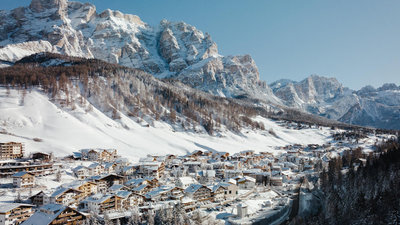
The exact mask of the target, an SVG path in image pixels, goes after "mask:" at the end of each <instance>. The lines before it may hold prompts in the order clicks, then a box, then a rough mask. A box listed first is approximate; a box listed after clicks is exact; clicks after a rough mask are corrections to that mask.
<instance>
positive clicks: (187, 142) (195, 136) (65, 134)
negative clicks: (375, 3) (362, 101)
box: [0, 88, 331, 160]
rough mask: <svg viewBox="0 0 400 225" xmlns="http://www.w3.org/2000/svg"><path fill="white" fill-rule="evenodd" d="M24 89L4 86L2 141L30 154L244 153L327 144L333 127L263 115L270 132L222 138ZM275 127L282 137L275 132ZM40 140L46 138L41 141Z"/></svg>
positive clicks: (0, 101) (0, 91)
mask: <svg viewBox="0 0 400 225" xmlns="http://www.w3.org/2000/svg"><path fill="white" fill-rule="evenodd" d="M22 96H23V93H22V91H19V92H18V91H17V90H11V92H10V93H9V94H8V93H7V91H6V89H5V88H0V130H3V131H4V130H6V131H7V132H8V133H11V134H13V135H10V134H0V141H1V142H5V141H22V142H25V143H26V150H27V152H28V153H29V152H33V151H39V150H40V151H46V152H54V153H55V154H56V155H59V156H62V155H65V154H69V153H72V152H73V151H77V150H79V149H81V148H89V147H101V148H117V149H118V151H119V153H120V154H121V155H122V156H124V157H128V158H130V159H132V160H137V159H138V158H139V157H143V156H146V155H147V154H161V155H163V154H172V153H175V154H185V153H186V152H191V151H193V150H196V149H209V150H210V149H211V150H217V151H226V152H231V153H234V152H238V151H242V150H248V149H253V150H256V151H271V152H276V153H277V151H278V150H274V147H275V146H283V145H287V144H294V143H300V144H309V143H319V144H322V143H325V142H326V141H328V140H329V135H330V132H331V131H330V130H329V129H327V128H324V129H322V130H320V129H304V130H292V129H286V128H283V127H281V126H279V125H278V124H277V123H276V122H274V121H271V120H269V119H265V118H261V117H258V118H257V120H259V121H262V122H263V123H264V124H265V127H266V131H252V130H246V129H244V130H242V132H241V134H234V133H231V132H228V131H226V132H225V133H223V135H221V136H220V137H214V136H209V135H208V134H206V133H193V132H183V131H179V130H174V128H173V127H171V126H170V125H169V124H167V123H164V122H155V127H151V126H150V127H147V126H143V125H141V124H139V123H137V122H136V120H135V119H131V118H129V117H126V116H124V115H122V118H121V120H117V121H115V120H112V119H111V118H109V117H108V116H106V115H104V114H103V113H101V112H100V111H98V110H97V109H94V110H93V111H91V112H89V113H86V112H85V111H84V110H83V109H81V108H79V106H77V108H76V109H75V110H71V109H65V108H62V107H60V106H58V105H56V104H54V103H53V102H51V101H49V99H48V97H47V95H44V94H42V93H41V92H40V91H38V90H32V91H31V92H29V91H28V92H27V93H26V96H25V97H24V101H23V103H22V101H21V100H22ZM270 128H272V129H273V130H274V131H275V133H276V134H277V137H274V136H273V135H271V134H269V132H268V130H269V129H270ZM33 138H40V139H42V142H35V141H34V140H33Z"/></svg>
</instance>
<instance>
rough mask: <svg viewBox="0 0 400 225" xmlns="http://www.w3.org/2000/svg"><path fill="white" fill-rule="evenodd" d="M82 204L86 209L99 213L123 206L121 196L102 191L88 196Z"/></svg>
mask: <svg viewBox="0 0 400 225" xmlns="http://www.w3.org/2000/svg"><path fill="white" fill-rule="evenodd" d="M81 205H82V206H83V207H84V209H85V210H87V211H89V212H95V213H99V214H104V213H106V212H110V211H113V210H119V209H121V208H122V202H121V197H118V196H116V195H109V194H101V193H98V194H95V195H92V196H90V197H88V198H86V199H85V200H83V201H82V202H81Z"/></svg>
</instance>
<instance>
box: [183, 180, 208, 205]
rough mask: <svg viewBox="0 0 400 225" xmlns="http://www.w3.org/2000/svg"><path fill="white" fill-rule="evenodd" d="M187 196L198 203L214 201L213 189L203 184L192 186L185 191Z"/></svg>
mask: <svg viewBox="0 0 400 225" xmlns="http://www.w3.org/2000/svg"><path fill="white" fill-rule="evenodd" d="M185 196H187V197H190V198H192V199H193V200H197V201H207V200H212V196H211V189H210V188H208V187H207V186H204V185H201V184H191V185H190V186H189V187H187V188H186V189H185Z"/></svg>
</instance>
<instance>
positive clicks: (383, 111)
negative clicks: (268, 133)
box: [0, 0, 400, 129]
mask: <svg viewBox="0 0 400 225" xmlns="http://www.w3.org/2000/svg"><path fill="white" fill-rule="evenodd" d="M0 45H1V46H2V48H0V66H2V67H7V66H10V65H12V64H13V63H15V62H17V61H18V60H20V59H22V58H23V57H26V56H29V55H32V54H35V53H40V52H52V53H59V54H65V55H69V56H79V57H85V58H96V59H100V60H104V61H107V62H110V63H116V64H120V65H123V66H127V67H131V68H137V69H141V70H143V71H145V72H147V73H150V74H152V75H154V76H155V77H157V78H159V79H170V80H179V81H180V82H182V83H184V84H186V85H189V86H190V87H192V88H196V89H198V90H201V91H203V92H207V93H210V94H213V95H216V96H220V97H228V98H234V99H257V100H259V101H262V102H264V103H265V104H272V105H274V106H275V107H276V106H277V107H280V106H282V107H281V108H282V110H285V108H286V107H294V108H296V109H300V110H302V111H305V112H309V113H313V114H316V115H320V116H324V117H327V118H330V119H335V120H338V121H342V122H346V123H351V124H357V125H364V126H375V127H380V128H388V129H400V104H399V103H400V88H399V87H398V86H396V85H395V84H385V85H384V86H382V87H381V88H378V89H374V88H372V87H365V88H363V89H361V90H359V91H353V90H350V89H348V88H345V87H343V85H342V84H340V83H339V82H338V81H337V80H336V79H334V78H325V77H319V76H310V77H308V78H307V79H305V80H303V81H300V82H295V81H290V80H280V81H276V82H274V83H272V84H270V85H267V84H266V83H265V82H264V81H261V80H260V79H259V72H258V69H257V66H256V64H255V62H254V60H253V59H252V58H251V56H249V55H241V56H222V55H220V54H219V53H218V48H217V45H216V43H215V42H214V41H212V39H211V37H210V35H208V34H207V33H203V32H201V31H199V30H197V29H196V28H195V27H194V26H191V25H188V24H186V23H184V22H170V21H166V20H163V21H161V22H160V24H159V25H158V26H155V27H152V26H150V25H148V24H146V23H145V22H143V21H142V20H141V19H140V18H139V17H138V16H135V15H129V14H123V13H121V12H119V11H112V10H105V11H104V12H102V13H97V12H96V8H95V6H94V5H91V4H88V3H86V4H84V3H79V2H69V1H67V0H32V2H31V4H30V5H29V6H28V7H20V8H17V9H14V10H11V11H0Z"/></svg>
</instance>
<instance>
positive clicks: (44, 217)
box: [22, 204, 88, 225]
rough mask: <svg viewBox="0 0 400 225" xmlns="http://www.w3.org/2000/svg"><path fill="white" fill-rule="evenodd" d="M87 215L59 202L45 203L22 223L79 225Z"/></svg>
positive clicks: (25, 224)
mask: <svg viewBox="0 0 400 225" xmlns="http://www.w3.org/2000/svg"><path fill="white" fill-rule="evenodd" d="M87 218H88V217H87V216H86V215H85V214H83V213H81V212H78V211H77V210H75V209H73V208H71V207H68V206H64V205H59V204H47V205H44V206H42V207H41V208H40V209H39V210H38V211H36V212H35V213H34V214H33V215H32V216H31V217H30V218H29V219H27V220H26V221H25V222H23V223H22V224H23V225H39V224H40V225H49V224H51V225H56V224H60V225H61V224H63V225H64V224H65V225H79V224H84V223H85V221H86V219H87Z"/></svg>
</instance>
